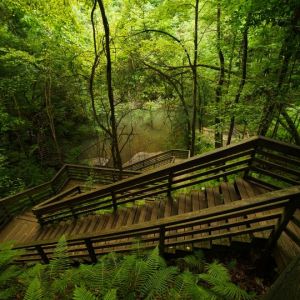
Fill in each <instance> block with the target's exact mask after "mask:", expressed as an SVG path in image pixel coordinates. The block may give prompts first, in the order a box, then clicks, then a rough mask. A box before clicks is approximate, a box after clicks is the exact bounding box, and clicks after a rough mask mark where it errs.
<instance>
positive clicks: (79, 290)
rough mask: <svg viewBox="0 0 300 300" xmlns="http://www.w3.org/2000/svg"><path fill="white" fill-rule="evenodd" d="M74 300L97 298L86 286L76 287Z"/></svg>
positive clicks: (92, 299)
mask: <svg viewBox="0 0 300 300" xmlns="http://www.w3.org/2000/svg"><path fill="white" fill-rule="evenodd" d="M73 299H74V300H97V298H96V296H94V295H93V294H92V293H91V292H90V291H88V290H87V289H86V288H84V287H76V288H75V290H74V293H73Z"/></svg>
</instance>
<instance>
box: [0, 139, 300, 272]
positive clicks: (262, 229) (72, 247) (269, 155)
mask: <svg viewBox="0 0 300 300" xmlns="http://www.w3.org/2000/svg"><path fill="white" fill-rule="evenodd" d="M299 156H300V148H299V147H296V146H292V145H287V144H284V143H279V142H277V141H273V140H270V139H266V138H261V137H258V138H253V139H250V140H248V141H243V142H241V143H239V144H236V145H233V146H229V147H225V148H222V149H218V150H215V151H212V152H209V153H206V154H203V155H200V156H198V157H193V158H190V159H187V160H185V161H183V162H179V163H175V164H173V165H166V166H162V167H159V168H154V169H153V170H151V171H146V172H143V173H141V172H135V171H125V172H124V174H123V175H122V176H123V178H124V179H123V180H121V181H118V178H119V176H118V174H117V172H118V170H113V169H105V168H89V167H84V166H75V165H69V166H66V167H64V168H63V169H62V170H61V171H60V172H59V174H58V175H56V176H55V177H54V179H52V181H50V182H49V183H46V184H44V185H42V186H40V187H37V188H34V189H31V190H28V191H25V192H23V193H21V194H19V195H16V196H12V197H8V198H5V199H3V200H1V201H0V204H1V205H2V207H4V210H3V211H1V214H0V224H2V225H1V231H0V241H1V242H3V241H8V240H14V241H15V247H16V248H23V249H26V252H25V254H24V255H23V256H22V259H23V260H25V261H37V260H42V261H44V262H45V263H47V262H48V261H49V259H51V257H52V254H53V251H54V248H55V245H56V243H57V241H58V239H59V238H60V237H61V236H62V235H65V236H66V238H67V241H68V251H69V254H70V256H71V258H72V259H86V260H92V261H93V262H94V261H96V260H97V256H98V255H101V254H103V253H108V252H111V251H128V250H132V249H134V247H135V243H136V242H137V241H139V247H143V248H152V247H154V246H156V245H158V246H159V248H160V251H162V252H175V251H177V250H184V251H191V250H192V249H194V248H201V249H212V248H215V247H230V246H232V245H233V243H234V244H236V243H239V244H243V245H250V244H251V243H252V242H255V241H258V240H260V241H263V242H264V243H263V245H264V246H263V248H262V249H261V250H262V251H263V252H264V253H270V254H271V252H270V251H272V253H273V254H274V256H275V258H276V260H277V262H278V265H279V268H282V267H283V266H284V265H286V263H288V261H289V260H290V259H291V258H292V257H294V256H296V255H298V254H299V253H300V242H299V236H300V212H299V197H300V157H299ZM148 163H149V161H148V160H147V164H148ZM155 163H157V161H156V162H155ZM91 176H92V177H93V178H92V179H93V180H92V184H93V186H92V187H91V186H89V187H86V186H84V185H85V184H86V183H87V182H89V183H90V181H91V180H90V178H91ZM66 183H68V184H67V186H66ZM33 206H34V207H33ZM41 224H42V225H41Z"/></svg>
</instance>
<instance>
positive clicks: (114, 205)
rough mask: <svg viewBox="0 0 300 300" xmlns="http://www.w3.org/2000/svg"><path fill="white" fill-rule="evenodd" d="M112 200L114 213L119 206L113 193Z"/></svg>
mask: <svg viewBox="0 0 300 300" xmlns="http://www.w3.org/2000/svg"><path fill="white" fill-rule="evenodd" d="M111 199H112V204H113V208H114V212H116V211H117V209H118V205H117V201H116V195H115V193H114V192H111Z"/></svg>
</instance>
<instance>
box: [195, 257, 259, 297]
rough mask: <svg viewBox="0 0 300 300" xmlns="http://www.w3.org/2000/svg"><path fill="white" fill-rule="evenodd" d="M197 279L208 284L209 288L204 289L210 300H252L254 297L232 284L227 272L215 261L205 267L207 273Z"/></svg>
mask: <svg viewBox="0 0 300 300" xmlns="http://www.w3.org/2000/svg"><path fill="white" fill-rule="evenodd" d="M198 277H199V279H201V280H202V281H205V282H206V283H208V284H209V286H210V288H209V289H208V288H206V291H207V292H209V293H210V294H211V298H212V299H228V300H249V299H253V298H254V295H249V294H248V293H247V292H246V291H244V290H243V289H241V288H240V287H239V286H237V285H235V284H234V283H232V282H231V281H230V280H231V278H230V274H229V272H228V270H227V269H226V268H225V267H224V266H223V265H222V264H220V263H219V262H217V261H214V262H213V263H211V264H209V265H207V273H204V274H199V275H198ZM203 288H205V286H204V287H203Z"/></svg>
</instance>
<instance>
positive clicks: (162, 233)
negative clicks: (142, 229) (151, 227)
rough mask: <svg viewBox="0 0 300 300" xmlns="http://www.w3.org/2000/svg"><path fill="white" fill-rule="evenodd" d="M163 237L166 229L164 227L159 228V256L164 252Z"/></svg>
mask: <svg viewBox="0 0 300 300" xmlns="http://www.w3.org/2000/svg"><path fill="white" fill-rule="evenodd" d="M165 235H166V229H165V226H160V227H159V246H158V248H159V254H160V255H163V254H164V251H165Z"/></svg>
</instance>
